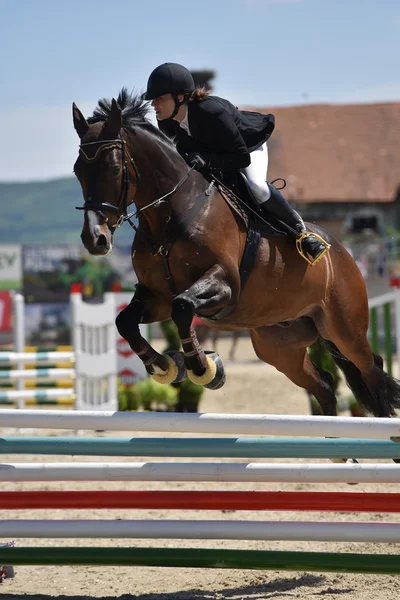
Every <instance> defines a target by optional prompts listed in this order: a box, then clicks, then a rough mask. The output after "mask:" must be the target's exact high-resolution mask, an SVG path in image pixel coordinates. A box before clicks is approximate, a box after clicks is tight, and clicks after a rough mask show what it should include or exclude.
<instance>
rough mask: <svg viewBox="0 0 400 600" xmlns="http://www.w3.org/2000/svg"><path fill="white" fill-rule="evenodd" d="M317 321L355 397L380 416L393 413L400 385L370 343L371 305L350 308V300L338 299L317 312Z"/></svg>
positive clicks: (397, 405) (396, 404)
mask: <svg viewBox="0 0 400 600" xmlns="http://www.w3.org/2000/svg"><path fill="white" fill-rule="evenodd" d="M362 309H364V310H362ZM315 323H316V326H317V328H318V330H319V332H320V334H321V336H322V337H323V338H324V339H325V340H327V342H326V344H327V348H328V350H329V351H330V353H331V354H332V356H333V358H334V360H335V362H336V363H337V365H338V366H339V368H340V369H341V370H342V371H343V373H344V375H345V377H346V380H347V383H348V385H349V387H350V389H351V390H352V392H353V394H354V396H355V398H356V400H358V402H359V403H360V404H361V405H362V406H364V407H365V408H366V409H367V410H368V411H370V412H372V413H373V414H374V415H375V416H377V417H390V416H393V415H394V414H395V409H396V408H398V407H399V398H400V385H399V382H397V381H396V380H395V379H393V378H392V377H389V376H388V375H387V374H386V373H385V372H384V371H383V370H382V359H381V357H379V356H377V355H374V354H373V352H372V350H371V348H370V346H369V343H368V339H367V329H368V305H366V306H365V307H362V306H361V307H360V306H357V307H356V309H354V310H350V309H349V305H348V304H347V305H345V306H344V305H342V304H340V303H336V304H335V306H330V307H329V310H326V312H324V313H322V312H321V313H320V314H319V315H316V316H315Z"/></svg>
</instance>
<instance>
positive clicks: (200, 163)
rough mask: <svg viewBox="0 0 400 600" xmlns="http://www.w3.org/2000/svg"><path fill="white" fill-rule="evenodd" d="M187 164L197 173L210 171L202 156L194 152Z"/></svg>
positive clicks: (187, 159) (188, 157)
mask: <svg viewBox="0 0 400 600" xmlns="http://www.w3.org/2000/svg"><path fill="white" fill-rule="evenodd" d="M186 162H187V164H188V165H189V167H194V168H195V169H196V171H199V172H200V173H204V172H205V171H208V167H207V164H206V161H205V160H204V158H202V157H201V156H200V154H196V153H194V152H193V153H192V154H188V156H187V158H186Z"/></svg>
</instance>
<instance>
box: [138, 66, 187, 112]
mask: <svg viewBox="0 0 400 600" xmlns="http://www.w3.org/2000/svg"><path fill="white" fill-rule="evenodd" d="M194 88H195V84H194V79H193V77H192V74H191V72H190V71H189V70H188V69H187V68H186V67H184V66H182V65H178V64H177V63H163V64H162V65H159V66H158V67H156V68H155V69H154V71H153V72H152V73H151V74H150V77H149V80H148V82H147V90H146V93H145V94H144V95H143V99H144V100H154V98H158V97H159V96H164V94H172V96H173V98H174V100H175V110H174V112H173V113H172V115H171V116H170V117H169V118H170V119H173V118H174V117H175V115H176V114H177V112H178V110H179V107H180V106H181V105H182V104H183V103H184V102H185V100H183V101H182V102H179V100H178V94H184V95H185V96H187V95H188V94H190V93H191V92H193V90H194Z"/></svg>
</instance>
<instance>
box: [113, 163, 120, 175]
mask: <svg viewBox="0 0 400 600" xmlns="http://www.w3.org/2000/svg"><path fill="white" fill-rule="evenodd" d="M120 171H121V167H120V166H119V165H114V166H112V167H111V169H110V172H111V174H112V175H119V173H120Z"/></svg>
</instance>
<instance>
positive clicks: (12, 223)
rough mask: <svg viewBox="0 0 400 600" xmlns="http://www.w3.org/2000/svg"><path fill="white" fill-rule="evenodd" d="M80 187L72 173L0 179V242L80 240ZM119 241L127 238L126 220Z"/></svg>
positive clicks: (117, 236)
mask: <svg viewBox="0 0 400 600" xmlns="http://www.w3.org/2000/svg"><path fill="white" fill-rule="evenodd" d="M82 203H83V199H82V193H81V188H80V185H79V183H78V181H77V180H76V179H75V178H74V177H66V178H63V179H54V180H51V181H40V182H37V181H35V182H27V183H0V206H1V219H0V244H9V243H12V244H32V243H39V242H40V243H45V244H46V243H48V244H52V243H69V244H79V243H81V242H80V233H81V229H82V223H83V212H82V211H78V210H75V206H82ZM115 235H116V238H117V239H118V242H123V243H126V242H129V241H131V240H132V239H133V231H132V229H131V228H130V227H129V225H128V224H125V225H124V226H123V227H121V229H119V230H118V231H117V232H116V234H115Z"/></svg>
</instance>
